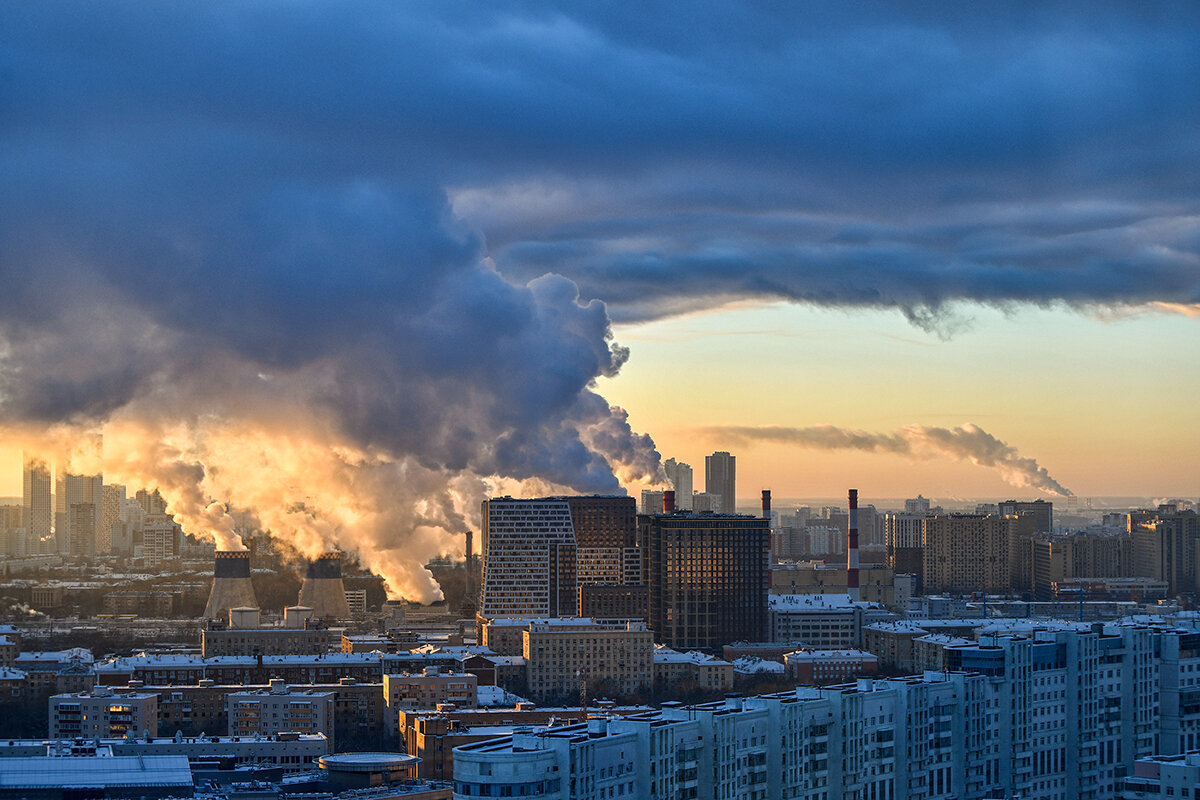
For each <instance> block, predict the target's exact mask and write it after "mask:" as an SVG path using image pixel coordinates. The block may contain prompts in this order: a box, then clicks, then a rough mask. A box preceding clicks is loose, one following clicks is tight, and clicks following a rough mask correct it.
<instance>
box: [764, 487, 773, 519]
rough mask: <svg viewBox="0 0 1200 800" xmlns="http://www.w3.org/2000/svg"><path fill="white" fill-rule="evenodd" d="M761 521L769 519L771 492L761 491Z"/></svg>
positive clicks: (768, 490)
mask: <svg viewBox="0 0 1200 800" xmlns="http://www.w3.org/2000/svg"><path fill="white" fill-rule="evenodd" d="M762 492H763V519H770V518H771V490H770V489H763V490H762Z"/></svg>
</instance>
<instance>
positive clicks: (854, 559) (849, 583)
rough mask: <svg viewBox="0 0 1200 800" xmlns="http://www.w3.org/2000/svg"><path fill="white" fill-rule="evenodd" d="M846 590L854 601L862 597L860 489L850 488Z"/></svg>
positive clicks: (851, 600)
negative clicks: (859, 521) (859, 566)
mask: <svg viewBox="0 0 1200 800" xmlns="http://www.w3.org/2000/svg"><path fill="white" fill-rule="evenodd" d="M846 592H847V593H848V594H849V595H850V602H852V603H857V602H858V601H859V600H860V599H862V596H861V594H860V592H859V590H858V489H851V490H850V522H849V526H848V528H847V531H846Z"/></svg>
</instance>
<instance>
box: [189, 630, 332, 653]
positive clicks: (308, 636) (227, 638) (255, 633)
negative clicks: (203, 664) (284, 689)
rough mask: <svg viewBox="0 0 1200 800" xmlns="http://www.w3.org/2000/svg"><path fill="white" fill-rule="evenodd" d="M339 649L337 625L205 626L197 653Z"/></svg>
mask: <svg viewBox="0 0 1200 800" xmlns="http://www.w3.org/2000/svg"><path fill="white" fill-rule="evenodd" d="M341 651H342V630H341V629H340V628H318V627H315V626H314V627H309V628H250V629H239V628H232V629H229V628H218V629H211V628H206V629H204V630H202V631H200V654H201V656H203V657H204V658H212V657H214V656H259V655H263V656H302V655H320V654H324V653H338V652H341Z"/></svg>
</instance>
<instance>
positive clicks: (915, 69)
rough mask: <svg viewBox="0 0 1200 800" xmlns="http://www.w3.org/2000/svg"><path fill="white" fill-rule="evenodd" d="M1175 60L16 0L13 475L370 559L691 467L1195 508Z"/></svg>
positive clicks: (837, 12)
mask: <svg viewBox="0 0 1200 800" xmlns="http://www.w3.org/2000/svg"><path fill="white" fill-rule="evenodd" d="M1198 29H1200V7H1197V6H1196V5H1195V4H1193V3H1183V2H1180V3H1145V4H1137V5H1136V6H1131V5H1129V4H1123V3H1115V2H1113V3H1108V2H1099V3H1089V4H1086V6H1085V5H1082V4H1079V5H1076V4H1052V5H1047V4H1043V3H1021V2H1017V3H1009V4H1005V5H1004V6H1003V7H999V8H996V7H988V8H983V7H976V6H970V5H967V6H962V5H961V4H956V5H950V4H944V3H911V4H903V5H900V6H898V5H896V4H890V3H846V4H836V5H834V6H829V5H825V4H806V3H798V4H788V5H786V6H784V7H782V8H776V7H773V6H770V5H764V4H746V3H721V2H698V3H693V4H689V5H688V7H687V13H686V14H683V13H681V11H680V8H679V6H678V5H676V4H665V3H647V4H643V5H641V6H639V8H638V10H637V13H630V11H629V8H628V5H627V4H621V3H587V4H550V3H538V2H524V3H521V2H518V3H497V4H487V5H486V6H485V5H482V4H470V3H466V4H464V3H454V2H446V3H436V4H427V5H406V6H399V7H398V6H396V5H394V4H389V3H372V2H361V3H334V2H328V3H310V2H288V3H284V2H245V3H237V4H201V5H196V4H145V3H120V2H87V3H84V2H80V3H71V2H63V3H55V4H19V3H10V4H4V5H3V6H0V76H2V77H3V79H2V81H0V86H2V87H3V88H0V209H3V212H4V213H3V214H0V279H2V281H3V286H4V291H3V292H2V293H0V426H3V434H4V435H3V442H4V445H3V447H4V448H6V450H7V452H8V453H9V460H10V461H11V460H12V457H13V456H12V454H13V453H15V452H17V451H18V450H20V449H23V448H40V449H43V450H48V451H53V453H52V455H53V456H54V458H56V459H63V460H65V459H68V458H69V459H71V461H72V464H73V467H72V468H73V469H82V468H84V466H85V465H86V466H87V467H88V468H103V469H105V474H106V475H114V476H120V477H121V478H122V479H127V480H131V481H133V480H138V481H144V480H156V481H159V482H162V483H166V484H168V493H170V494H172V495H173V496H175V497H176V498H177V503H178V504H180V505H181V507H182V504H184V503H185V502H186V503H188V504H189V507H192V512H194V513H189V514H188V515H187V516H188V519H190V520H192V521H191V522H189V523H188V524H192V525H194V526H203V525H209V524H215V523H214V519H213V515H215V514H217V513H218V512H219V509H217V508H212V509H211V510H210V506H211V505H212V504H211V503H209V502H207V501H219V502H222V503H223V502H229V503H233V504H234V505H236V506H237V507H239V508H243V509H244V508H253V509H254V510H256V511H258V512H259V513H261V514H267V515H272V513H273V512H271V511H270V510H269V509H270V508H283V509H289V510H286V511H280V512H277V513H274V514H273V516H272V520H273V522H272V524H274V525H277V526H282V527H285V528H288V530H292V528H294V529H295V530H293V531H292V532H291V533H289V534H288V535H289V536H292V537H293V538H295V539H296V541H299V542H305V543H307V544H306V545H305V546H306V547H308V548H309V549H316V548H318V547H322V546H330V545H332V544H337V543H338V541H339V537H340V541H341V543H342V544H349V545H350V546H360V545H361V546H364V547H366V546H370V547H372V548H376V549H382V550H387V551H388V552H394V553H395V558H396V559H397V560H403V558H404V555H403V553H404V551H405V548H406V547H408V546H409V544H411V542H410V540H409V539H408V538H407V537H408V536H409V534H408V533H407V531H409V530H419V531H423V533H421V534H420V536H419V537H418V538H421V537H423V538H421V541H422V545H421V547H422V548H423V550H422V551H424V550H433V549H436V548H437V547H444V546H445V545H446V541H447V540H446V536H448V535H450V532H452V531H455V530H458V529H461V528H462V527H464V526H466V525H470V524H472V515H477V511H476V510H474V509H477V507H478V506H477V501H478V499H479V498H480V497H481V496H485V495H486V494H487V493H490V492H493V491H498V490H509V491H522V492H532V491H553V490H572V491H605V492H607V491H620V490H621V488H622V487H635V488H636V487H639V486H642V485H652V484H654V483H656V482H658V481H659V480H661V478H662V475H661V472H660V470H659V462H660V460H661V459H662V458H666V457H676V458H679V459H682V460H688V461H691V462H692V463H693V464H694V465H697V466H698V467H699V466H700V464H702V456H703V454H704V453H705V452H707V451H710V450H711V449H718V448H719V449H729V450H736V452H737V453H738V455H739V457H740V458H739V470H740V475H741V476H742V480H741V481H740V485H741V487H743V488H742V489H741V490H740V493H742V494H745V495H747V496H753V495H754V494H755V492H756V487H757V485H759V484H766V483H769V484H771V485H772V487H773V488H774V489H775V491H777V492H779V493H780V494H781V495H785V496H786V495H803V496H813V495H817V496H820V495H834V496H836V495H840V494H841V493H842V489H843V488H844V487H845V486H846V484H847V483H849V482H854V483H857V484H859V486H860V489H862V490H863V492H864V496H867V495H869V494H872V493H877V494H878V495H885V496H904V495H907V494H912V493H915V492H916V491H924V492H925V493H926V494H931V493H938V492H945V493H947V494H951V493H952V494H954V495H956V496H957V495H969V494H974V493H981V494H988V495H993V494H1013V493H1015V494H1020V493H1021V492H1022V491H1024V492H1025V493H1026V494H1041V493H1050V494H1056V493H1061V492H1062V491H1074V492H1076V493H1078V494H1082V495H1101V494H1109V493H1120V494H1125V493H1140V492H1145V493H1146V494H1149V495H1159V494H1162V495H1168V494H1178V495H1192V496H1194V495H1195V494H1197V492H1200V486H1197V479H1196V477H1195V476H1196V475H1197V474H1200V472H1198V470H1197V469H1196V467H1197V466H1198V463H1197V455H1196V453H1197V450H1198V448H1197V447H1196V445H1197V444H1200V442H1198V441H1197V434H1196V430H1195V425H1194V421H1193V419H1192V416H1194V415H1193V414H1191V413H1190V412H1189V408H1188V405H1189V398H1191V397H1194V396H1195V395H1196V393H1197V392H1196V390H1197V378H1196V375H1197V367H1198V366H1200V364H1198V363H1197V362H1198V361H1200V347H1198V346H1197V345H1200V341H1197V335H1198V334H1197V330H1198V326H1200V319H1198V318H1197V317H1198V316H1200V211H1198V203H1197V199H1198V196H1200V187H1198V185H1197V182H1198V181H1200V163H1198V162H1200V139H1198V138H1197V137H1196V135H1195V132H1196V130H1198V129H1200V82H1198V81H1196V80H1195V76H1196V75H1197V74H1200V35H1198V34H1200V30H1198ZM96 435H99V436H100V437H101V438H99V439H97V438H96ZM83 439H86V441H88V442H90V443H91V444H89V445H88V446H87V447H82V448H81V447H80V446H79V445H78V442H79V441H81V440H83ZM99 441H102V442H103V445H102V447H98V446H97V445H96V444H95V443H96V442H99ZM84 451H88V452H84ZM2 455H3V454H2V453H0V456H2ZM701 469H702V468H701ZM11 475H12V470H9V471H7V472H6V474H5V475H4V476H2V477H0V493H12V492H13V486H14V484H15V480H14V479H13V478H12V477H11ZM314 487H317V488H314ZM746 487H749V489H747V488H746ZM868 487H870V488H868ZM185 497H188V498H191V500H190V501H185V500H184V499H183V498H185ZM201 512H203V513H201ZM206 515H207V516H206ZM221 524H223V523H221ZM218 527H219V525H218ZM351 529H355V530H365V529H369V530H371V531H373V533H371V534H370V535H369V536H367V537H366V538H365V539H362V540H361V541H360V539H359V538H356V537H358V536H359V535H360V534H357V533H350V532H349V531H350V530H351ZM397 530H402V531H406V533H396V532H395V531H397ZM364 535H365V534H364ZM420 579H421V576H420V575H416V576H415V577H414V576H413V575H409V576H408V577H407V578H405V580H413V581H419V580H420ZM398 580H399V578H398ZM413 591H415V589H414V590H413Z"/></svg>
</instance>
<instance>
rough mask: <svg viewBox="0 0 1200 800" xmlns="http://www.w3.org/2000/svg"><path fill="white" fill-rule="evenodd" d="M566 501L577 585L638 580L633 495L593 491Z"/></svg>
mask: <svg viewBox="0 0 1200 800" xmlns="http://www.w3.org/2000/svg"><path fill="white" fill-rule="evenodd" d="M566 501H567V507H568V508H569V509H570V510H571V527H572V528H573V529H574V531H575V547H576V550H575V553H576V575H577V579H578V581H579V585H580V586H596V585H610V586H629V585H636V584H640V583H641V582H642V559H641V551H640V550H638V547H637V506H636V504H635V503H634V501H633V498H632V497H619V496H603V495H592V496H584V497H568V498H566ZM580 613H582V612H580Z"/></svg>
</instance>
